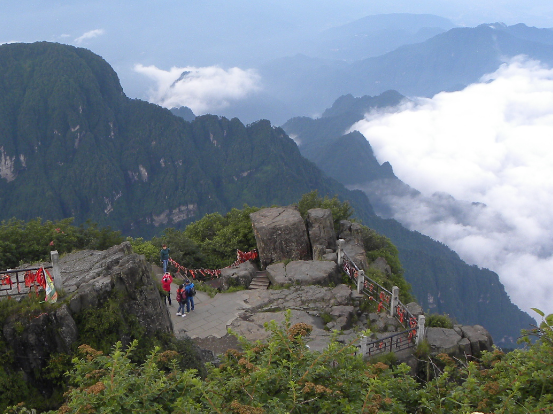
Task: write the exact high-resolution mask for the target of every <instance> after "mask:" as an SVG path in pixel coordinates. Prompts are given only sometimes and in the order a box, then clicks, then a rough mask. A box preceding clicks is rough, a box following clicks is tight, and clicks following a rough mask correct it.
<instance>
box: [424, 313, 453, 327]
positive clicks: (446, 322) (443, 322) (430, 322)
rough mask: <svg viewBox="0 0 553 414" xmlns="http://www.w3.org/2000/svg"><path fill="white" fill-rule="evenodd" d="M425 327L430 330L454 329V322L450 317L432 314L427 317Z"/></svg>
mask: <svg viewBox="0 0 553 414" xmlns="http://www.w3.org/2000/svg"><path fill="white" fill-rule="evenodd" d="M425 325H426V326H427V327H429V328H446V329H453V321H452V320H451V318H450V317H449V315H445V314H444V315H438V314H435V313H433V314H430V315H426V321H425Z"/></svg>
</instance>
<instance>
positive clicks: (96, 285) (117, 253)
mask: <svg viewBox="0 0 553 414" xmlns="http://www.w3.org/2000/svg"><path fill="white" fill-rule="evenodd" d="M60 268H61V275H62V281H63V287H64V290H65V291H66V292H68V293H71V292H72V293H73V295H72V296H71V299H70V301H69V309H70V311H71V313H73V314H75V313H79V312H82V311H84V310H86V309H89V308H96V307H98V306H99V305H100V304H101V303H103V302H104V301H105V300H106V299H108V298H109V297H110V296H111V295H112V293H116V292H117V293H118V295H119V297H122V298H124V299H123V300H121V301H119V303H120V307H121V310H122V312H124V313H125V314H131V315H134V316H135V317H136V318H137V320H138V322H139V323H140V325H141V326H143V327H144V328H145V330H146V334H147V335H153V334H154V333H156V332H157V331H162V332H172V331H173V324H172V322H171V318H170V316H169V313H168V311H167V307H166V306H165V305H164V303H163V301H162V300H161V296H160V294H159V289H158V287H157V285H156V283H155V281H154V279H153V278H152V269H151V265H150V264H148V263H147V262H146V261H145V260H144V257H143V256H140V255H138V254H135V253H132V248H131V246H130V243H128V242H124V243H122V244H120V245H118V246H114V247H112V248H110V249H108V250H104V251H92V250H85V251H81V252H77V253H74V254H69V255H66V256H63V257H62V258H61V259H60Z"/></svg>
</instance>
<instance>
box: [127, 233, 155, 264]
mask: <svg viewBox="0 0 553 414" xmlns="http://www.w3.org/2000/svg"><path fill="white" fill-rule="evenodd" d="M126 240H127V241H128V242H129V243H130V244H131V246H132V249H133V252H135V253H137V254H143V255H144V257H145V258H146V260H147V261H148V262H150V263H158V262H159V258H160V256H159V250H160V247H159V246H157V245H156V244H154V243H153V242H152V241H147V240H144V239H143V238H142V237H137V238H132V237H127V239H126Z"/></svg>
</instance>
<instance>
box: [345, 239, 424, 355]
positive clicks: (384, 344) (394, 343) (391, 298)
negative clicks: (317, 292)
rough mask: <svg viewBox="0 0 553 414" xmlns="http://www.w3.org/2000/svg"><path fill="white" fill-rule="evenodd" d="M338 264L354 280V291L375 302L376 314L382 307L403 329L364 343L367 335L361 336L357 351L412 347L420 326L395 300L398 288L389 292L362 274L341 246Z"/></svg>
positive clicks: (375, 352)
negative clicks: (376, 305)
mask: <svg viewBox="0 0 553 414" xmlns="http://www.w3.org/2000/svg"><path fill="white" fill-rule="evenodd" d="M339 263H340V265H341V267H342V270H343V271H344V272H345V273H346V274H347V275H348V276H349V278H350V279H351V280H352V281H353V282H355V283H356V285H357V291H358V292H359V293H362V294H363V295H365V296H366V297H367V299H368V300H370V301H373V302H376V303H378V307H377V312H378V313H380V311H381V310H382V309H386V310H387V311H388V313H389V314H390V316H393V317H395V318H396V319H397V320H398V321H399V323H400V324H401V325H402V326H403V328H404V330H403V331H402V332H398V333H394V334H391V335H389V336H387V337H385V338H381V339H377V340H373V341H371V342H368V338H366V337H363V338H362V339H361V350H360V351H361V354H362V355H363V356H364V355H369V356H371V357H372V356H376V355H380V354H384V353H387V352H392V351H394V352H395V351H402V350H404V349H408V348H413V347H415V346H416V345H417V344H418V343H419V342H420V340H421V338H422V335H423V334H424V326H419V320H418V319H417V318H415V317H414V316H413V315H412V314H411V312H409V310H408V309H407V307H406V306H405V305H404V304H403V303H402V302H401V301H400V300H399V288H397V287H395V286H394V289H392V291H393V293H392V292H390V291H389V290H387V289H386V288H384V287H382V286H381V285H379V284H378V283H376V282H375V281H373V280H371V279H370V278H368V277H366V276H365V274H364V272H363V270H361V269H359V268H358V267H357V265H356V264H355V262H354V261H353V260H351V259H350V258H349V257H348V255H347V254H346V252H345V251H344V250H343V249H341V248H340V253H339ZM422 318H423V319H422V321H424V317H422ZM421 325H423V324H421Z"/></svg>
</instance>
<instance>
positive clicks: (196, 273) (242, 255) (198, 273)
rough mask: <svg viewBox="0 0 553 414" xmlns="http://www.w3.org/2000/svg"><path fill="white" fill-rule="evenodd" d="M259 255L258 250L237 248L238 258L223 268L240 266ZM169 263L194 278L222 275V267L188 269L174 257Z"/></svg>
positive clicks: (213, 277) (210, 277) (212, 277)
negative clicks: (245, 250) (246, 250)
mask: <svg viewBox="0 0 553 414" xmlns="http://www.w3.org/2000/svg"><path fill="white" fill-rule="evenodd" d="M257 257H258V253H257V250H252V251H249V252H243V251H241V250H236V260H235V261H234V263H232V264H231V265H229V266H227V267H224V268H223V269H228V268H229V267H234V266H238V265H239V264H241V263H244V262H247V261H248V260H255V259H257ZM169 263H171V264H172V265H173V266H174V267H175V268H176V269H177V270H178V271H179V272H182V273H183V274H184V276H186V277H188V275H190V276H191V277H192V278H193V279H200V278H203V279H216V278H218V277H219V276H221V270H222V269H188V268H186V267H184V266H182V265H180V264H178V263H177V262H175V261H174V260H173V259H171V258H169Z"/></svg>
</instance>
